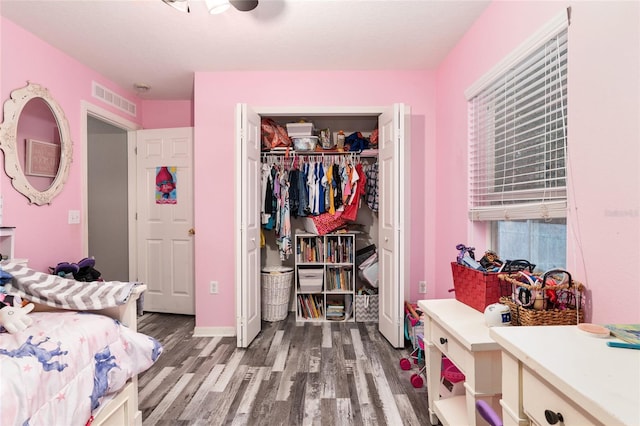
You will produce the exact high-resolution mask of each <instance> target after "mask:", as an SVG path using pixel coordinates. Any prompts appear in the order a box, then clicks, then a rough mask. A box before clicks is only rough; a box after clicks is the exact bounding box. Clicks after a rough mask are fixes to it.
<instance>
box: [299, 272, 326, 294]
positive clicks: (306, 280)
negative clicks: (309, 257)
mask: <svg viewBox="0 0 640 426" xmlns="http://www.w3.org/2000/svg"><path fill="white" fill-rule="evenodd" d="M322 275H323V270H322V269H321V268H313V269H312V268H309V269H307V268H298V283H299V285H300V293H314V292H319V291H322Z"/></svg>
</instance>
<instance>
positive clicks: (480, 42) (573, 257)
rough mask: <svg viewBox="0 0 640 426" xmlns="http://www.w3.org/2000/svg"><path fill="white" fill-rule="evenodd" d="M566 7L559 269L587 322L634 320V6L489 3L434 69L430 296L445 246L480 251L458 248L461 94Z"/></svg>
mask: <svg viewBox="0 0 640 426" xmlns="http://www.w3.org/2000/svg"><path fill="white" fill-rule="evenodd" d="M569 4H570V5H571V7H572V12H573V13H572V22H571V26H570V27H569V74H568V84H569V89H568V96H569V100H568V108H569V111H568V125H569V141H568V144H569V148H568V153H569V165H570V167H571V172H570V175H569V178H570V183H569V186H570V189H569V197H570V200H569V202H570V212H569V217H568V219H567V223H568V225H569V226H568V228H569V236H568V246H569V247H568V250H567V260H568V265H567V267H568V269H569V270H570V271H572V272H573V274H574V276H575V278H576V279H578V280H579V281H582V282H584V283H585V284H586V285H587V287H588V289H589V290H588V293H587V296H588V298H589V305H590V306H589V307H588V311H587V319H588V320H589V319H590V320H591V321H593V322H600V323H605V322H631V323H638V322H640V303H639V302H640V285H638V277H637V272H636V269H637V266H638V263H639V262H638V261H639V260H640V226H639V221H640V212H639V205H640V202H639V201H640V182H639V181H640V176H639V173H638V169H639V160H640V159H639V155H640V150H639V148H638V147H639V144H638V141H639V140H640V128H639V126H638V117H640V103H639V101H640V97H639V96H638V94H639V93H640V85H639V81H640V78H639V76H640V64H639V60H640V59H639V55H638V52H640V26H639V25H638V24H639V16H640V3H638V2H537V1H531V2H523V1H518V2H502V1H498V2H494V3H492V4H491V5H490V6H489V7H488V8H487V10H486V11H485V13H484V14H483V15H482V17H481V18H480V19H478V21H477V22H476V23H475V24H474V26H473V28H471V30H470V31H468V33H467V34H466V35H465V37H464V38H463V39H462V40H461V42H460V43H459V44H458V45H457V46H456V48H455V49H454V50H453V51H452V52H451V54H450V55H449V56H448V57H447V59H446V60H445V61H444V62H443V63H442V64H441V66H440V67H439V68H438V72H437V78H436V86H437V119H436V124H437V130H436V132H437V134H436V139H437V148H436V157H437V158H438V162H437V171H436V175H437V178H436V181H437V188H436V203H435V204H436V217H437V222H438V227H437V228H436V229H434V233H435V239H436V247H437V250H436V262H435V265H434V267H435V269H436V277H437V282H438V287H437V290H436V293H435V296H436V297H450V296H449V295H448V293H447V292H446V290H447V288H449V287H452V280H451V271H450V268H449V262H450V261H451V259H452V256H453V254H452V250H451V248H452V247H454V246H455V244H456V243H458V242H465V241H466V242H468V243H469V244H472V245H475V246H476V247H484V246H485V244H486V243H485V241H484V240H479V241H467V238H468V237H467V235H468V232H469V227H470V226H471V224H470V223H469V221H468V220H467V218H466V197H465V196H463V195H465V194H466V193H467V191H466V181H467V180H466V179H467V176H466V163H467V157H466V155H467V154H466V141H467V134H466V119H467V115H466V101H465V98H464V95H463V92H464V90H466V89H467V88H468V87H469V86H470V85H471V84H473V83H474V82H475V81H476V80H477V79H478V78H480V77H481V76H482V75H483V74H484V73H486V72H487V71H488V70H490V69H491V68H492V66H493V65H494V64H495V63H497V62H498V61H500V60H501V59H502V58H503V57H504V56H506V55H507V54H508V53H510V52H511V51H512V50H513V49H514V48H516V47H517V46H518V45H519V44H520V43H522V42H523V41H524V40H525V39H526V38H527V37H529V36H530V35H531V34H532V33H534V32H535V31H536V30H537V29H538V28H540V27H542V26H543V25H544V24H545V23H546V22H548V21H549V20H550V19H551V18H552V17H554V16H555V15H557V14H558V13H560V12H562V11H563V9H564V8H565V7H566V6H567V5H569ZM614 46H615V47H614ZM427 232H428V231H427Z"/></svg>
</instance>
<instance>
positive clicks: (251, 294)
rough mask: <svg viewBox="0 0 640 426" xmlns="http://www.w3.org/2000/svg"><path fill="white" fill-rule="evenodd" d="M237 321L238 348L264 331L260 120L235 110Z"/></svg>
mask: <svg viewBox="0 0 640 426" xmlns="http://www.w3.org/2000/svg"><path fill="white" fill-rule="evenodd" d="M236 157H237V161H236V170H237V171H238V173H239V175H238V176H236V182H238V183H239V188H238V189H239V191H236V193H237V194H238V196H237V203H238V204H237V205H236V209H237V210H236V211H237V212H240V223H239V224H236V230H237V232H238V234H237V235H236V242H237V245H238V250H239V253H238V255H237V256H236V259H237V260H236V319H237V324H236V327H237V336H238V338H237V346H238V347H239V348H246V347H248V346H249V345H250V344H251V342H252V341H253V339H254V338H255V337H256V336H257V335H258V333H259V332H260V330H261V329H262V322H261V317H262V311H261V304H260V174H259V173H260V117H259V116H258V114H256V113H255V112H254V111H252V110H251V108H249V107H248V106H247V105H246V104H238V105H237V107H236Z"/></svg>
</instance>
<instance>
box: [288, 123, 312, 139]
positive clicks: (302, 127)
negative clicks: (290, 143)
mask: <svg viewBox="0 0 640 426" xmlns="http://www.w3.org/2000/svg"><path fill="white" fill-rule="evenodd" d="M287 133H288V134H289V137H290V138H296V137H301V136H313V123H287Z"/></svg>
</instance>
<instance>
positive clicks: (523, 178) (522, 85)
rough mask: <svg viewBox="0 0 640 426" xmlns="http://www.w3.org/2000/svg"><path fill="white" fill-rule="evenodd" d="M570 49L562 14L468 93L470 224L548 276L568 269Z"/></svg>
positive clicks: (507, 252)
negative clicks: (486, 224) (482, 226)
mask: <svg viewBox="0 0 640 426" xmlns="http://www.w3.org/2000/svg"><path fill="white" fill-rule="evenodd" d="M567 49H568V47H567V18H566V15H564V14H563V16H559V17H558V18H556V19H554V21H552V22H551V23H550V24H549V25H548V26H547V27H545V28H543V29H542V30H541V31H539V32H538V33H537V34H534V36H532V38H531V39H529V40H528V41H527V42H526V43H525V44H524V45H523V46H521V47H520V48H518V49H517V50H516V52H514V53H513V54H512V55H510V56H509V57H507V58H505V60H504V61H502V62H501V63H500V64H498V65H497V66H496V67H495V68H494V69H493V70H492V71H491V72H490V73H488V74H487V75H486V76H484V77H483V78H481V79H480V81H478V82H477V83H476V84H475V85H474V86H472V87H471V88H470V89H469V90H467V92H466V93H465V94H466V96H467V99H468V117H469V163H468V164H469V218H470V219H471V220H472V221H490V222H491V229H492V231H493V232H492V236H493V241H492V246H493V248H494V249H495V250H499V251H498V253H499V254H500V256H501V257H502V258H503V259H515V258H521V259H528V260H530V261H532V262H533V263H537V264H538V267H539V269H542V270H545V269H550V268H551V267H563V266H564V264H565V263H566V262H565V257H566V253H565V249H566V214H567V213H566V211H567V167H566V159H567ZM550 265H553V266H550Z"/></svg>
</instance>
